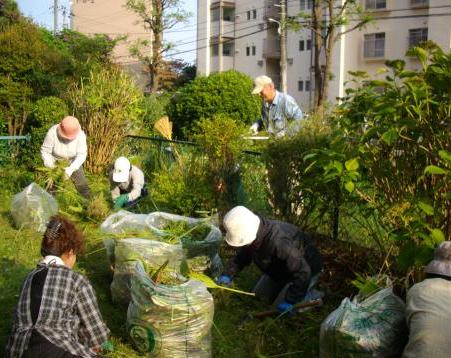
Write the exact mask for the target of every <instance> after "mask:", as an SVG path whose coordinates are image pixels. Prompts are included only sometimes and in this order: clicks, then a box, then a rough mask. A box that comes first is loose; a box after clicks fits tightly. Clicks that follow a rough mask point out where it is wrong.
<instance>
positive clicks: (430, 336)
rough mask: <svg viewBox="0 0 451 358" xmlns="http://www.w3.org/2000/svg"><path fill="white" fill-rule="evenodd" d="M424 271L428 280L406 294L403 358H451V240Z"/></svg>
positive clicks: (440, 249)
mask: <svg viewBox="0 0 451 358" xmlns="http://www.w3.org/2000/svg"><path fill="white" fill-rule="evenodd" d="M424 271H425V273H426V279H425V280H424V281H422V282H420V283H417V284H415V285H413V286H412V288H411V289H410V290H409V291H408V292H407V298H406V303H407V305H406V317H407V325H408V327H409V342H408V343H407V346H406V347H405V349H404V353H403V357H406V358H408V357H415V358H426V357H428V358H429V357H434V358H445V357H451V330H450V327H451V304H450V300H451V241H444V242H442V243H441V244H440V246H439V247H438V248H437V249H436V251H435V255H434V259H433V260H432V261H431V262H430V263H429V264H428V265H427V266H426V268H425V270H424Z"/></svg>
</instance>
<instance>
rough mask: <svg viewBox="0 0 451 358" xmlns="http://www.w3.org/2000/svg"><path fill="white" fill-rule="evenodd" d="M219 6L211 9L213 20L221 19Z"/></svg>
mask: <svg viewBox="0 0 451 358" xmlns="http://www.w3.org/2000/svg"><path fill="white" fill-rule="evenodd" d="M219 14H220V12H219V7H217V8H215V9H211V21H219Z"/></svg>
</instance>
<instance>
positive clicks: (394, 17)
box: [167, 13, 451, 57]
mask: <svg viewBox="0 0 451 358" xmlns="http://www.w3.org/2000/svg"><path fill="white" fill-rule="evenodd" d="M441 16H451V13H443V14H424V15H400V16H384V17H382V18H380V19H384V20H385V19H387V20H388V19H409V18H419V17H441ZM352 21H357V20H352ZM304 23H306V24H307V23H310V22H304ZM267 29H268V28H264V29H263V30H260V31H255V32H252V33H249V34H247V35H243V36H239V37H236V38H234V39H229V40H225V41H223V43H226V42H231V41H234V40H236V39H240V38H243V37H247V36H250V35H253V34H256V33H259V32H262V31H266V30H267ZM207 47H209V46H200V47H196V48H194V49H191V50H185V51H180V52H176V53H173V54H171V55H167V56H168V57H173V56H177V55H180V54H184V53H188V52H193V51H197V50H202V49H205V48H207Z"/></svg>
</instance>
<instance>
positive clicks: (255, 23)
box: [197, 0, 451, 111]
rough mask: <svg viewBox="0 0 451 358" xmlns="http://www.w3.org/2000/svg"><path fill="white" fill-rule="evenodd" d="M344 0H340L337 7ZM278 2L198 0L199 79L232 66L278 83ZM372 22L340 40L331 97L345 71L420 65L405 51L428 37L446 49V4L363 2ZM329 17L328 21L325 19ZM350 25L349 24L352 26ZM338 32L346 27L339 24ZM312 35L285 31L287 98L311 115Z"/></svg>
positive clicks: (450, 29)
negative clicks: (393, 63)
mask: <svg viewBox="0 0 451 358" xmlns="http://www.w3.org/2000/svg"><path fill="white" fill-rule="evenodd" d="M343 2H344V0H337V5H340V4H341V3H343ZM279 3H280V0H228V1H223V0H219V1H218V0H198V12H197V16H198V18H197V21H198V29H197V48H198V49H197V71H198V75H208V74H210V73H213V72H218V71H226V70H229V69H235V70H237V71H241V72H244V73H246V74H248V75H249V76H251V77H255V76H258V75H261V74H266V75H268V76H270V77H272V78H273V80H274V82H275V83H276V85H279V84H280V55H281V54H280V35H279V33H278V26H279V24H280V23H278V21H279V20H280V5H279ZM361 4H362V6H363V7H364V8H365V9H366V10H367V11H368V12H370V13H371V14H372V16H373V18H374V22H372V23H371V24H369V25H367V26H366V27H365V28H364V29H362V30H360V31H358V30H356V31H352V32H349V33H347V34H346V35H344V36H342V37H341V39H340V41H338V42H337V43H336V44H335V47H334V50H333V55H332V58H333V60H332V67H331V72H332V74H333V78H332V80H331V82H330V86H329V91H328V98H329V100H331V101H332V102H335V101H336V98H337V97H341V96H343V95H344V93H345V92H344V91H345V88H346V86H349V84H348V81H349V79H350V76H349V74H348V71H356V70H360V71H367V72H368V73H370V74H372V75H374V76H383V75H382V74H379V71H378V70H379V69H381V68H382V67H383V66H384V62H385V60H390V59H399V58H401V59H404V60H405V61H406V64H407V67H409V68H418V67H419V66H420V64H419V63H418V61H416V60H415V59H413V58H409V57H407V56H406V55H405V54H406V51H407V50H408V49H409V48H410V47H411V46H414V45H416V44H418V43H420V42H423V41H425V40H432V41H434V42H435V43H437V44H438V45H439V46H441V47H442V48H443V49H444V50H445V51H449V50H450V47H451V1H450V0H361ZM311 8H312V1H311V0H287V15H288V16H296V15H297V14H298V13H299V12H301V11H302V12H310V11H311ZM326 20H327V19H326ZM348 26H349V27H352V26H353V23H352V22H351V23H350V24H349V25H348ZM342 30H346V27H343V28H342ZM312 49H313V37H312V33H311V31H310V30H307V29H303V30H300V31H298V32H294V31H291V30H289V31H288V33H287V74H288V76H287V77H288V81H287V84H288V93H289V94H291V95H292V96H293V97H294V98H295V99H296V100H297V101H298V103H299V104H300V105H301V107H302V108H303V109H304V110H306V111H308V110H309V108H311V104H312V100H313V93H312V91H313V84H314V80H313V73H312V72H311V69H312V62H313V51H312Z"/></svg>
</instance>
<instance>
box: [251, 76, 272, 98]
mask: <svg viewBox="0 0 451 358" xmlns="http://www.w3.org/2000/svg"><path fill="white" fill-rule="evenodd" d="M272 83H273V82H272V79H271V78H269V77H268V76H258V77H256V78H255V80H254V85H255V87H254V89H253V90H252V94H259V93H260V92H261V91H262V90H263V87H265V86H266V85H269V84H272Z"/></svg>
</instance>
